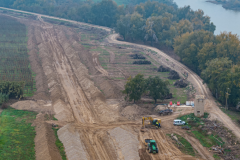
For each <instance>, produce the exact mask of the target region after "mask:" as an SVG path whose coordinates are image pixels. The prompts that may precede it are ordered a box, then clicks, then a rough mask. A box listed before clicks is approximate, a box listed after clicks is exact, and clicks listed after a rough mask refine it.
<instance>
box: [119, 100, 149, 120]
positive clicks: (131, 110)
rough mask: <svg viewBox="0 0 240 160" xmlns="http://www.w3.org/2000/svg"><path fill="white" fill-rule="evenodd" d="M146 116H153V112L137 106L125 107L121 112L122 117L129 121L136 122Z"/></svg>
mask: <svg viewBox="0 0 240 160" xmlns="http://www.w3.org/2000/svg"><path fill="white" fill-rule="evenodd" d="M144 114H151V111H150V110H147V109H146V108H141V107H139V106H138V105H136V104H134V105H131V106H127V107H125V108H124V109H123V110H122V112H121V115H122V116H124V117H126V118H127V119H129V120H135V119H136V118H139V117H141V115H144Z"/></svg>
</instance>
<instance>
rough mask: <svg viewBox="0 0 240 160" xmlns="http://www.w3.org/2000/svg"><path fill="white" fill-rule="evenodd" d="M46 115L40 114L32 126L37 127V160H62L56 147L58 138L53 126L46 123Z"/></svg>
mask: <svg viewBox="0 0 240 160" xmlns="http://www.w3.org/2000/svg"><path fill="white" fill-rule="evenodd" d="M44 116H45V114H42V113H39V114H38V115H37V116H36V119H35V121H34V122H33V124H32V126H35V130H36V137H35V139H34V142H35V151H36V160H54V159H59V160H62V157H61V155H60V152H59V150H58V148H57V146H56V145H55V141H56V137H55V134H54V131H53V130H52V126H51V124H48V123H46V122H44V119H45V117H44Z"/></svg>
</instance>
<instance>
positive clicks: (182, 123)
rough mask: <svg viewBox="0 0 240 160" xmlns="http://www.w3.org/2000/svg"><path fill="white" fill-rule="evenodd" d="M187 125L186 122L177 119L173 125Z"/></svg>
mask: <svg viewBox="0 0 240 160" xmlns="http://www.w3.org/2000/svg"><path fill="white" fill-rule="evenodd" d="M185 124H186V122H185V121H182V120H181V119H175V120H174V121H173V125H174V126H181V125H185Z"/></svg>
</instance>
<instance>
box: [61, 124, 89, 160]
mask: <svg viewBox="0 0 240 160" xmlns="http://www.w3.org/2000/svg"><path fill="white" fill-rule="evenodd" d="M57 134H58V137H59V139H60V141H61V142H62V143H63V145H64V148H65V152H66V156H67V159H68V160H76V159H78V160H86V159H89V155H88V153H87V152H86V148H85V146H84V144H83V143H82V141H81V139H80V135H79V133H78V132H77V131H75V130H74V128H72V126H71V124H68V125H66V126H64V127H62V128H61V129H59V130H58V132H57Z"/></svg>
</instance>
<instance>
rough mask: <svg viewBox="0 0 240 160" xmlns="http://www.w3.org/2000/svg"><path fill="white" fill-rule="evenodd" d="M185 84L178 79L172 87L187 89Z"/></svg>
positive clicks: (182, 80)
mask: <svg viewBox="0 0 240 160" xmlns="http://www.w3.org/2000/svg"><path fill="white" fill-rule="evenodd" d="M187 85H188V84H187V82H186V81H185V80H184V79H180V80H178V81H176V82H175V83H174V86H175V87H177V88H185V87H187Z"/></svg>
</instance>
